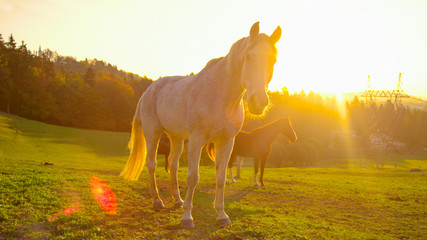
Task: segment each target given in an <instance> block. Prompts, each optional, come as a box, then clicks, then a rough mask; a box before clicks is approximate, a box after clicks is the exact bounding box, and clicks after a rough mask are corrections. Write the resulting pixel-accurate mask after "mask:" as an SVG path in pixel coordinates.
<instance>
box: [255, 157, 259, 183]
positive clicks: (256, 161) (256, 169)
mask: <svg viewBox="0 0 427 240" xmlns="http://www.w3.org/2000/svg"><path fill="white" fill-rule="evenodd" d="M259 161H260V158H257V157H255V158H254V182H255V187H259V184H258V181H257V180H256V176H257V174H258V167H259Z"/></svg>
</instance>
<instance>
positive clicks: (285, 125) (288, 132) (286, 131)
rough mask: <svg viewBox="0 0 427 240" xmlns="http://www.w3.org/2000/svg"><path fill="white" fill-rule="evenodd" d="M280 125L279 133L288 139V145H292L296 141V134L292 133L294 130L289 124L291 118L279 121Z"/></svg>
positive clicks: (290, 123)
mask: <svg viewBox="0 0 427 240" xmlns="http://www.w3.org/2000/svg"><path fill="white" fill-rule="evenodd" d="M280 120H281V121H282V123H281V124H280V126H281V133H282V134H283V135H285V136H286V138H288V140H289V142H290V143H294V142H296V141H297V134H296V133H295V131H294V128H293V127H292V122H291V116H288V117H287V118H282V119H280Z"/></svg>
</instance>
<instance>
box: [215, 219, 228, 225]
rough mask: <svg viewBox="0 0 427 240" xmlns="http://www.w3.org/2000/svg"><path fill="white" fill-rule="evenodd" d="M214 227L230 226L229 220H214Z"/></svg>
mask: <svg viewBox="0 0 427 240" xmlns="http://www.w3.org/2000/svg"><path fill="white" fill-rule="evenodd" d="M216 225H218V226H220V227H224V226H230V225H231V221H230V219H229V218H224V219H218V220H216Z"/></svg>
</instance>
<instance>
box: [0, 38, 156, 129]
mask: <svg viewBox="0 0 427 240" xmlns="http://www.w3.org/2000/svg"><path fill="white" fill-rule="evenodd" d="M151 83H152V80H151V79H148V78H147V77H141V76H139V75H137V74H133V73H129V72H125V71H123V70H118V69H117V67H116V66H113V65H111V64H109V63H106V62H104V61H101V60H97V59H94V60H88V59H85V60H84V61H77V60H76V59H75V58H73V57H69V56H67V57H64V56H60V55H58V54H57V53H56V52H52V51H51V50H49V49H46V50H43V51H39V52H34V53H32V52H31V51H30V50H29V49H27V46H26V44H25V43H24V42H22V43H21V44H20V45H18V44H17V43H16V42H15V40H14V38H13V36H12V35H10V36H9V38H8V40H7V41H5V40H4V39H3V38H2V36H1V35H0V111H4V112H8V113H11V114H16V115H19V116H22V117H26V118H29V119H33V120H38V121H42V122H46V123H51V124H57V125H62V126H70V127H78V128H86V129H100V130H113V131H129V130H130V122H131V119H132V117H133V114H134V111H135V107H136V103H137V101H138V99H139V97H140V96H141V95H142V93H143V92H144V91H145V89H146V88H147V87H148V86H149V85H150V84H151Z"/></svg>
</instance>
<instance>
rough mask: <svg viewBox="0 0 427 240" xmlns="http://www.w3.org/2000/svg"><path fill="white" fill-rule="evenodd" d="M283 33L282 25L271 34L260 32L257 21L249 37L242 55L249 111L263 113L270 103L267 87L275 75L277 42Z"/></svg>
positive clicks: (242, 75)
mask: <svg viewBox="0 0 427 240" xmlns="http://www.w3.org/2000/svg"><path fill="white" fill-rule="evenodd" d="M281 35H282V29H281V28H280V26H278V27H277V28H276V30H274V32H273V34H271V36H268V35H266V34H264V33H259V22H256V23H255V24H254V25H253V26H252V28H251V30H250V35H249V37H248V38H247V47H246V50H245V51H244V54H243V56H242V58H243V59H242V61H243V62H242V68H241V73H240V77H241V78H240V79H241V84H242V86H243V87H244V88H245V89H246V91H247V92H246V101H247V103H248V106H249V112H251V113H253V114H262V113H263V111H264V108H265V107H266V106H267V105H268V96H267V89H268V84H269V83H270V81H271V78H272V77H273V68H274V64H275V63H276V55H277V49H276V46H275V44H276V42H277V41H279V39H280V36H281Z"/></svg>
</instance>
